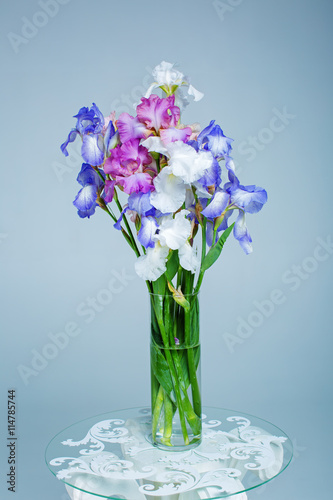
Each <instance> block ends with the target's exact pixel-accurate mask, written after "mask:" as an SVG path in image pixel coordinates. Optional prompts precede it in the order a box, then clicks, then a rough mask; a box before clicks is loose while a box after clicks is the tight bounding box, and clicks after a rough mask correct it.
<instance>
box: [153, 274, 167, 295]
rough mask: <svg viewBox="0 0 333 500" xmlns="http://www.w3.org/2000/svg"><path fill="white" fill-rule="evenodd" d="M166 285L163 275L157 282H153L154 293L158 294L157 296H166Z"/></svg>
mask: <svg viewBox="0 0 333 500" xmlns="http://www.w3.org/2000/svg"><path fill="white" fill-rule="evenodd" d="M166 283H167V282H166V277H165V275H164V274H162V276H160V277H159V278H158V279H157V280H155V281H152V285H153V292H154V293H156V295H164V294H165V288H166Z"/></svg>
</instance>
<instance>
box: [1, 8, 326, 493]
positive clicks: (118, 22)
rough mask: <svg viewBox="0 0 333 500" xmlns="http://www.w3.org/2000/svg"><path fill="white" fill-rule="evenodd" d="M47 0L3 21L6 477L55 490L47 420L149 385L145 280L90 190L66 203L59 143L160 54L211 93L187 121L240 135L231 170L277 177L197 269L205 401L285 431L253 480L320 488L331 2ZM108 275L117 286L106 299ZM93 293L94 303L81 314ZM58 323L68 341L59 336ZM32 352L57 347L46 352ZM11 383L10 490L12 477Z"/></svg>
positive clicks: (122, 403) (70, 165)
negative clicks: (208, 263) (84, 111)
mask: <svg viewBox="0 0 333 500" xmlns="http://www.w3.org/2000/svg"><path fill="white" fill-rule="evenodd" d="M46 4H47V5H48V6H47V5H46ZM51 4H52V5H51ZM42 5H43V1H41V2H38V1H37V0H36V1H33V0H29V1H28V2H27V1H23V0H15V1H12V2H2V16H1V21H0V24H1V60H2V73H3V74H2V79H1V80H2V81H1V83H2V94H1V96H2V99H1V126H2V133H1V139H2V147H1V160H2V161H1V165H2V167H1V169H2V170H1V171H2V176H1V179H2V183H1V184H2V191H1V209H0V213H1V220H0V258H1V290H2V296H1V392H0V407H1V415H0V417H1V421H0V422H1V423H0V427H1V443H0V455H1V464H0V465H1V467H0V470H1V479H0V481H1V486H0V497H1V498H2V499H4V500H7V499H12V498H15V499H16V500H45V499H47V500H64V498H66V497H65V496H64V488H63V486H62V485H61V484H60V482H59V481H57V480H56V479H55V478H54V477H53V476H52V475H51V474H50V472H49V471H48V470H47V468H46V466H45V464H44V457H43V455H44V449H45V447H46V445H47V443H48V441H49V440H50V438H52V437H53V435H54V434H56V433H57V432H58V431H60V430H61V429H63V428H64V427H67V426H68V425H70V424H72V423H74V422H75V421H78V420H80V419H83V418H86V417H89V416H92V415H94V414H96V415H97V414H100V413H103V412H107V411H111V410H112V409H119V408H126V407H131V406H140V405H148V404H149V355H148V339H149V316H148V299H147V296H146V295H147V294H146V290H145V285H144V283H143V282H142V281H141V280H140V279H139V278H138V277H137V276H136V275H135V272H134V268H133V264H134V257H133V256H132V254H131V250H130V248H129V247H127V246H126V244H125V242H124V241H123V239H122V238H121V237H120V234H119V233H118V232H116V231H115V230H114V229H113V228H112V224H111V223H110V220H108V219H107V217H106V216H105V215H104V214H103V213H102V212H100V211H98V210H97V213H96V214H95V215H94V216H93V217H92V218H91V219H90V220H88V219H84V220H81V219H79V218H78V216H77V214H76V210H75V208H74V207H73V205H72V201H73V199H74V197H75V195H76V193H77V191H78V189H79V186H78V184H77V183H76V176H77V172H78V170H79V168H80V162H79V159H78V155H77V152H76V151H77V149H78V145H74V146H73V147H72V149H71V151H72V152H71V155H70V157H69V159H68V160H66V159H65V157H63V156H62V155H61V153H60V150H59V145H60V144H61V143H62V142H63V141H64V139H65V137H66V136H67V133H68V131H69V130H70V128H71V127H72V126H73V125H74V120H73V119H72V118H71V117H72V115H74V114H76V112H77V111H78V109H79V108H80V107H81V106H90V105H91V103H92V102H96V103H97V105H98V106H99V107H100V109H101V110H102V111H103V112H104V114H105V115H107V114H109V112H110V111H112V110H116V111H117V113H120V112H122V111H127V112H131V111H132V103H133V102H136V101H138V99H139V98H140V95H141V94H142V93H143V92H144V90H145V88H146V87H147V85H148V83H149V81H150V80H149V72H150V70H151V69H152V68H153V67H154V66H155V65H156V64H158V63H159V62H160V61H161V60H163V59H164V60H166V61H170V62H177V63H179V68H180V69H181V70H182V71H183V72H184V73H185V74H188V75H190V76H191V79H192V83H193V85H194V86H195V87H197V88H198V89H199V90H201V91H202V92H204V93H205V98H204V99H203V100H202V101H200V102H199V103H193V104H192V105H191V106H190V107H189V108H187V109H186V112H185V113H184V115H183V120H184V123H192V122H193V121H199V122H200V123H201V125H202V126H206V124H208V123H209V121H210V120H211V119H216V120H217V121H218V123H220V125H221V126H222V128H223V130H224V132H225V133H226V134H227V135H228V136H230V137H233V138H234V139H235V142H234V158H235V160H236V162H237V164H238V168H239V171H240V170H241V171H242V172H241V175H240V177H241V181H242V182H243V183H244V184H249V183H251V184H252V183H255V184H257V185H260V186H263V187H265V188H266V189H267V191H268V194H269V203H268V204H267V205H266V206H265V207H264V210H263V211H262V212H261V213H260V214H258V215H257V216H255V217H251V216H249V217H248V227H249V229H250V232H251V235H252V237H253V241H254V253H253V254H252V255H250V256H245V254H243V253H242V250H241V249H240V247H239V245H238V244H237V242H236V241H234V240H232V239H230V241H229V242H228V245H227V246H226V248H225V250H224V255H223V257H222V258H221V259H220V260H219V261H218V263H217V264H216V265H215V266H214V268H213V269H214V270H210V271H209V272H208V273H207V276H206V279H205V283H204V286H203V290H202V295H201V331H202V341H203V358H202V374H203V376H202V379H203V382H202V384H203V394H204V403H205V404H206V405H211V406H214V405H215V406H221V407H225V408H232V409H235V410H239V411H244V412H248V413H252V414H255V415H258V416H260V417H262V418H264V419H267V420H270V421H271V422H273V423H275V424H276V425H278V426H280V427H281V428H282V429H284V430H285V431H286V432H287V433H288V434H289V435H290V437H291V438H292V440H293V443H294V446H295V448H296V453H295V460H294V462H293V464H292V465H291V466H290V467H289V469H288V470H287V471H286V472H285V473H284V474H283V475H282V476H281V477H280V478H278V479H276V480H275V481H274V482H273V483H271V484H269V485H268V486H267V487H266V488H265V489H264V490H263V491H259V490H258V491H257V492H256V493H255V494H252V496H251V498H258V499H261V498H263V499H265V500H280V499H287V500H289V499H290V500H317V499H323V500H326V499H329V498H330V495H331V493H330V492H331V491H332V486H331V479H330V477H329V475H330V471H331V468H330V466H329V464H330V463H331V462H332V458H331V457H332V432H331V428H330V425H331V420H332V340H331V333H332V326H331V325H332V288H331V283H332V270H333V265H332V264H333V246H332V239H333V227H332V204H331V188H330V186H331V182H332V181H333V176H332V159H331V157H332V153H331V144H332V138H331V137H332V135H331V134H332V126H331V125H332V99H331V94H332V88H333V81H332V12H333V9H332V2H331V1H330V0H326V1H325V0H316V1H314V0H312V1H311V0H279V1H278V2H277V1H275V0H243V1H242V0H225V1H223V2H222V1H217V2H216V1H215V2H214V1H212V0H182V1H176V0H169V1H168V2H162V1H156V0H154V1H153V0H142V1H137V0H131V1H130V0H123V1H122V2H116V1H107V0H97V1H94V2H91V1H87V0H81V1H79V0H61V1H60V0H57V2H56V3H55V1H53V2H52V1H51V2H50V3H47V1H46V0H45V2H44V7H42ZM45 5H46V7H45ZM43 9H44V10H43ZM46 11H48V13H47V14H45V12H46ZM41 12H42V13H43V12H44V14H41ZM331 238H332V239H331ZM117 273H118V275H117ZM119 276H120V277H119ZM112 277H115V279H116V282H118V288H117V289H118V292H119V293H114V294H113V296H112V301H111V302H109V303H108V304H105V303H104V305H103V304H102V303H101V301H102V299H101V297H103V292H102V290H103V289H105V288H107V286H108V283H109V281H110V279H111V278H112ZM104 297H105V295H104ZM94 298H95V299H96V298H97V299H96V300H97V306H98V311H97V310H96V311H95V312H94V313H91V314H89V316H88V313H86V314H84V311H86V310H87V307H88V306H87V301H89V299H94ZM274 301H275V303H274ZM104 302H105V301H104ZM263 308H264V309H263ZM260 311H261V312H260ZM263 311H264V313H263ZM88 320H90V322H88ZM64 332H67V333H66V336H67V338H68V342H67V345H64V344H66V342H65V340H63V345H62V348H58V349H56V348H54V338H58V339H59V338H62V339H64V338H65V336H64V335H57V334H59V333H64ZM50 344H53V348H52V345H51V347H50ZM43 352H44V353H45V352H46V353H47V354H48V356H49V358H50V357H53V359H49V360H47V361H45V362H43V361H42V360H41V358H40V357H38V356H40V355H41V354H42V353H43ZM37 358H38V359H39V361H38V359H37ZM36 360H37V361H36ZM36 363H37V364H36ZM36 366H37V367H38V369H37V370H36ZM34 367H35V368H34ZM11 388H14V389H16V392H17V434H18V436H19V440H18V448H17V456H18V465H17V492H16V494H15V495H14V494H12V493H10V492H8V491H7V486H6V477H5V474H6V473H7V472H8V465H7V455H8V451H7V450H8V449H6V441H5V439H6V437H7V434H6V418H7V410H6V405H7V397H6V396H7V390H8V389H11Z"/></svg>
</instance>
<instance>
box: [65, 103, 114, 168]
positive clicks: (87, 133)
mask: <svg viewBox="0 0 333 500" xmlns="http://www.w3.org/2000/svg"><path fill="white" fill-rule="evenodd" d="M74 118H76V127H75V128H74V129H72V130H71V131H70V132H69V134H68V137H67V139H66V141H65V142H64V143H63V144H62V145H61V146H60V149H61V151H62V153H63V154H64V155H65V156H68V151H67V146H68V144H69V143H70V142H74V141H75V139H76V136H77V135H78V134H79V135H80V136H81V138H82V148H81V155H82V158H83V160H84V161H85V162H86V163H89V164H90V165H93V166H95V167H97V166H99V165H101V164H102V163H103V161H104V154H105V149H106V147H108V146H109V143H110V140H111V138H112V137H113V136H115V134H116V132H115V130H114V127H113V124H112V123H111V125H110V123H109V125H108V128H107V130H106V133H105V136H106V144H105V143H104V135H103V133H102V131H103V127H104V123H105V121H104V116H103V115H102V113H101V111H100V110H99V108H98V107H97V106H96V104H95V103H93V104H92V106H91V108H90V109H89V108H87V107H83V108H81V109H80V110H79V112H78V114H77V115H75V116H74Z"/></svg>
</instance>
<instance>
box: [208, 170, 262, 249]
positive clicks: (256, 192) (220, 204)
mask: <svg viewBox="0 0 333 500" xmlns="http://www.w3.org/2000/svg"><path fill="white" fill-rule="evenodd" d="M228 175H229V182H228V183H226V184H225V185H224V187H223V189H221V188H220V189H218V190H216V192H215V194H214V196H213V197H212V199H211V201H210V203H209V204H208V205H207V206H206V207H205V208H204V210H202V212H201V213H202V214H203V215H204V216H205V217H207V219H208V222H207V243H208V244H209V245H210V246H211V245H212V244H215V243H216V241H217V238H218V233H219V232H220V231H224V230H225V229H227V227H228V219H229V217H230V215H231V214H232V213H233V211H234V210H238V217H237V219H236V221H235V226H234V230H233V234H234V237H235V238H236V240H238V242H239V244H240V246H241V247H242V249H243V250H244V252H245V253H246V254H248V253H250V252H252V245H251V243H252V238H251V236H250V234H249V231H248V229H247V226H246V222H245V213H250V214H254V213H257V212H259V211H260V210H261V209H262V207H263V206H264V204H265V203H266V202H267V192H266V191H265V189H262V188H261V187H257V186H254V185H252V186H242V185H241V184H240V182H239V180H238V178H237V177H236V175H235V173H234V172H233V171H232V170H229V172H228ZM223 213H224V214H225V215H224V218H223V219H222V221H221V223H220V225H219V227H218V228H217V234H216V240H215V241H214V242H213V241H212V240H213V232H214V231H213V228H214V224H215V223H216V219H218V217H221V216H222V214H223Z"/></svg>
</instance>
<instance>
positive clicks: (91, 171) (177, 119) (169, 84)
mask: <svg viewBox="0 0 333 500" xmlns="http://www.w3.org/2000/svg"><path fill="white" fill-rule="evenodd" d="M153 78H154V81H153V82H152V84H151V86H150V87H149V89H148V90H147V92H146V94H145V96H144V97H142V99H141V102H140V103H139V104H138V105H137V106H136V112H135V114H134V113H133V114H134V116H131V115H130V114H128V113H121V114H120V116H119V117H118V118H117V117H116V116H115V112H113V113H111V114H110V115H109V116H108V117H104V116H103V114H102V113H101V111H100V110H99V108H98V107H97V106H96V104H93V105H92V106H91V108H90V109H89V108H88V107H83V108H81V109H80V110H79V112H78V114H77V115H75V117H74V118H76V120H77V121H76V126H75V128H73V129H72V130H71V131H70V133H69V135H68V138H67V140H66V141H65V142H64V144H62V146H61V150H62V152H63V153H64V154H65V155H66V156H67V155H68V152H67V147H68V145H69V143H71V142H73V141H74V140H75V139H76V138H77V136H80V138H81V139H82V148H81V155H82V158H83V164H82V168H81V171H80V172H79V174H78V177H77V181H78V182H79V184H80V185H81V186H82V187H81V189H80V191H79V192H78V194H77V196H76V198H75V200H74V202H73V203H74V205H75V207H76V208H77V210H78V215H79V216H80V217H81V218H90V217H91V216H92V215H93V214H94V213H95V210H96V208H97V207H100V208H101V209H102V210H103V211H104V212H105V213H106V214H108V216H109V217H111V219H112V220H113V223H114V227H115V228H116V229H117V230H119V231H120V232H121V233H122V235H123V237H124V238H125V239H126V241H127V243H128V244H129V245H130V247H131V248H132V249H133V251H134V252H135V254H136V257H137V260H136V262H135V270H136V272H137V274H138V275H139V276H140V277H141V278H143V279H144V280H145V281H146V283H147V287H148V290H149V292H150V294H151V306H152V307H151V310H152V337H151V338H152V343H151V345H152V355H151V360H152V363H151V366H152V420H153V430H152V434H153V439H154V440H156V439H157V438H156V436H160V442H161V443H163V444H165V445H166V446H170V445H173V444H174V443H173V441H172V435H173V425H174V424H173V422H174V420H175V415H176V414H177V415H178V419H179V424H180V428H181V438H182V442H183V444H184V445H188V444H190V443H194V442H198V441H199V440H200V434H201V397H200V390H199V383H198V377H197V369H198V364H199V360H200V351H199V348H198V346H199V326H198V321H199V318H198V315H199V313H198V292H199V289H200V286H201V283H202V280H203V277H204V273H205V272H206V271H207V269H209V268H210V267H211V266H212V264H213V263H214V262H215V261H216V260H217V258H218V257H219V255H220V254H221V251H222V248H223V246H224V243H225V241H226V239H227V237H228V236H229V235H230V233H231V232H233V235H234V237H235V238H236V240H237V241H238V242H239V244H240V246H241V248H242V249H243V250H244V252H245V253H246V254H248V253H250V252H252V244H251V243H252V239H251V236H250V234H249V232H248V229H247V226H246V223H245V215H246V213H250V214H253V213H256V212H259V210H261V208H262V206H263V205H264V204H265V203H266V201H267V193H266V191H265V190H264V189H262V188H260V187H256V186H254V185H251V186H243V185H242V184H240V181H239V179H238V177H237V175H236V172H235V166H234V162H233V159H232V157H231V150H232V142H233V139H230V138H229V137H226V136H225V135H224V133H223V131H222V129H221V127H220V126H219V125H218V124H216V123H215V120H212V121H211V122H210V123H209V125H208V126H206V127H205V128H203V130H200V126H199V124H197V123H194V124H191V125H185V124H183V123H182V121H181V110H182V109H183V108H184V107H185V106H186V105H187V104H188V103H189V101H190V100H191V99H192V100H194V101H198V100H200V99H201V98H202V97H203V94H202V93H201V92H199V91H198V90H196V89H195V88H194V87H193V86H192V85H191V83H190V81H189V79H188V78H187V77H185V76H184V75H183V74H182V73H181V72H180V71H178V70H177V69H176V68H175V66H174V65H173V64H170V63H167V62H162V63H161V64H160V65H158V66H156V68H155V69H154V71H153ZM160 90H162V96H159V95H157V94H156V93H155V92H160ZM120 192H122V194H120ZM124 195H125V196H126V203H125V204H123V203H122V202H121V199H122V198H124ZM234 214H236V217H235V220H234V221H233V222H232V223H231V218H232V216H233V215H234ZM199 235H201V237H199ZM197 240H198V241H199V244H197V243H196V242H197ZM181 348H182V349H181ZM184 348H185V349H184Z"/></svg>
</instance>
